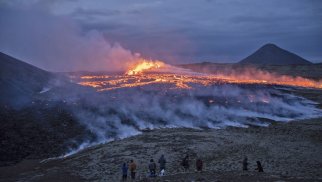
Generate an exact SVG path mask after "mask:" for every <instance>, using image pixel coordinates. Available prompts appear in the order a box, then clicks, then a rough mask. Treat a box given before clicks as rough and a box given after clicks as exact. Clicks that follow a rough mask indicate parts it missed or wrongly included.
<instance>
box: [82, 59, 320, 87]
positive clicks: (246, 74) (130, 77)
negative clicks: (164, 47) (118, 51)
mask: <svg viewBox="0 0 322 182" xmlns="http://www.w3.org/2000/svg"><path fill="white" fill-rule="evenodd" d="M76 81H77V82H78V83H79V84H80V85H83V86H91V87H95V88H96V89H97V90H98V91H107V90H113V89H120V88H127V87H139V86H144V85H150V84H168V85H172V87H171V88H177V89H192V88H193V87H194V86H196V85H203V86H211V85H215V84H223V83H229V84H261V85H281V86H296V87H306V88H322V82H321V81H314V80H310V79H307V78H302V77H291V76H285V75H278V74H275V73H269V72H267V71H261V70H257V69H255V68H247V69H244V70H242V71H238V72H233V73H225V72H220V71H218V72H217V73H214V74H209V73H208V74H206V73H198V72H194V71H191V70H188V69H183V68H179V67H175V66H171V65H168V64H165V63H164V62H161V61H147V60H144V59H143V61H141V62H139V63H138V64H136V65H134V66H133V67H131V68H130V69H129V70H128V71H126V73H125V74H120V75H112V74H111V75H82V76H80V79H76Z"/></svg>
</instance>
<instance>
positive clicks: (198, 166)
mask: <svg viewBox="0 0 322 182" xmlns="http://www.w3.org/2000/svg"><path fill="white" fill-rule="evenodd" d="M202 166H203V162H202V160H201V159H200V158H198V159H197V161H196V169H197V171H198V172H201V171H202Z"/></svg>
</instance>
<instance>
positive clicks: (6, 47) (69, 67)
mask: <svg viewBox="0 0 322 182" xmlns="http://www.w3.org/2000/svg"><path fill="white" fill-rule="evenodd" d="M0 27H1V29H0V51H3V52H4V53H7V54H9V55H12V56H15V57H17V58H19V59H22V60H26V61H27V62H29V63H31V64H33V65H35V66H37V67H40V68H43V69H45V70H49V71H78V70H86V71H124V70H125V69H126V68H127V66H128V63H131V62H133V61H134V60H135V59H137V56H136V55H135V54H133V53H132V52H131V51H130V50H127V49H125V48H123V47H122V46H121V45H120V44H119V43H110V42H108V41H107V40H106V39H105V38H104V36H103V35H102V34H101V33H100V32H98V31H96V30H91V31H88V32H83V31H82V30H81V28H80V27H79V25H78V24H77V23H76V22H75V21H74V20H73V19H71V18H70V17H68V16H62V15H60V16H59V15H54V14H52V13H50V10H49V9H48V8H45V7H44V6H43V5H39V4H37V3H36V4H33V5H32V6H31V5H28V6H27V5H25V6H20V7H16V6H14V5H11V4H10V3H8V4H5V3H2V4H0Z"/></svg>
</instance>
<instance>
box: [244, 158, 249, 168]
mask: <svg viewBox="0 0 322 182" xmlns="http://www.w3.org/2000/svg"><path fill="white" fill-rule="evenodd" d="M247 166H248V159H247V157H245V158H244V160H243V171H247V170H248V168H247Z"/></svg>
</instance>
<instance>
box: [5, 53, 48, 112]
mask: <svg viewBox="0 0 322 182" xmlns="http://www.w3.org/2000/svg"><path fill="white" fill-rule="evenodd" d="M51 78H53V74H51V73H49V72H47V71H44V70H41V69H39V68H37V67H34V66H32V65H30V64H27V63H24V62H22V61H19V60H17V59H15V58H13V57H10V56H8V55H6V54H3V53H1V52H0V95H1V97H0V103H1V104H9V105H15V106H17V105H21V104H24V103H26V102H30V100H31V97H32V96H33V95H34V94H35V93H38V92H40V91H41V90H42V89H43V88H44V86H45V85H46V84H47V83H48V82H49V80H50V79H51Z"/></svg>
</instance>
